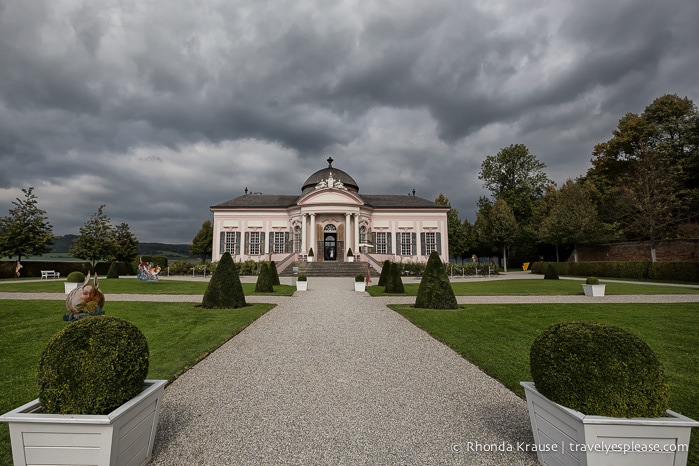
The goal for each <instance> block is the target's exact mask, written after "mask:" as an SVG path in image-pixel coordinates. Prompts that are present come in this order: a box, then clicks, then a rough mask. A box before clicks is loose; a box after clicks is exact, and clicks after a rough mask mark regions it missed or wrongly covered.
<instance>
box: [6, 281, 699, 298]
mask: <svg viewBox="0 0 699 466" xmlns="http://www.w3.org/2000/svg"><path fill="white" fill-rule="evenodd" d="M583 283H585V280H544V279H539V280H536V279H534V280H508V279H506V278H503V279H501V280H500V279H498V280H492V281H478V279H477V278H474V279H473V280H469V281H458V282H452V284H451V287H452V289H453V290H454V294H455V295H457V296H535V295H536V296H541V295H547V296H549V295H570V296H572V295H582V294H583V290H582V286H580V285H582V284H583ZM601 283H602V284H606V285H607V287H606V290H605V294H608V295H624V294H697V293H699V285H698V286H696V287H691V288H688V287H681V286H672V285H644V284H634V283H619V282H606V281H604V280H602V281H601ZM419 287H420V284H419V283H408V284H405V295H409V296H417V290H418V288H419ZM0 290H2V288H1V287H0ZM366 290H367V292H369V294H370V295H371V296H386V294H385V293H384V292H383V287H382V286H368V287H367V288H366ZM389 296H390V295H389Z"/></svg>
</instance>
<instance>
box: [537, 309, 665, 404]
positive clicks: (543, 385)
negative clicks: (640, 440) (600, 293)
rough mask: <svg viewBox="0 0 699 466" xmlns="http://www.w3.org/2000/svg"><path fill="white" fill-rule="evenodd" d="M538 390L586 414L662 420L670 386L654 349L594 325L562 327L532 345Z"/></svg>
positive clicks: (554, 327) (612, 329)
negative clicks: (657, 418)
mask: <svg viewBox="0 0 699 466" xmlns="http://www.w3.org/2000/svg"><path fill="white" fill-rule="evenodd" d="M529 358H530V369H531V373H532V378H533V380H534V384H535V385H536V389H537V390H538V391H539V393H541V394H542V395H544V396H546V397H547V398H549V399H550V400H551V401H554V402H556V403H558V404H560V405H563V406H566V407H568V408H571V409H574V410H577V411H580V412H581V413H583V414H587V415H597V416H610V417H629V418H631V417H660V416H664V415H665V411H666V410H667V409H668V391H669V390H668V384H667V381H666V379H665V373H664V370H663V366H662V365H661V363H660V362H659V361H658V358H657V357H656V356H655V354H654V353H653V350H651V348H650V347H649V346H648V345H647V344H646V343H645V342H644V341H643V340H641V339H640V338H638V337H637V336H635V335H633V334H632V333H629V332H627V331H626V330H624V329H622V328H619V327H614V326H611V325H605V324H601V323H597V322H563V323H558V324H554V325H552V326H550V327H549V328H548V329H546V330H544V331H543V332H542V333H541V334H540V335H539V336H538V337H536V339H535V340H534V343H533V344H532V347H531V350H530V353H529Z"/></svg>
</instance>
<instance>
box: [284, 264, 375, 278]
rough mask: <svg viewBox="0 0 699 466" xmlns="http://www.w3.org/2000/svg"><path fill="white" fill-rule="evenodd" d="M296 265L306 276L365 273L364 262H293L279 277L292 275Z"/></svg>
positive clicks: (352, 275) (347, 275) (348, 275)
mask: <svg viewBox="0 0 699 466" xmlns="http://www.w3.org/2000/svg"><path fill="white" fill-rule="evenodd" d="M294 267H298V268H299V273H300V274H301V273H302V274H305V275H306V276H307V277H354V276H355V275H357V274H358V273H361V274H365V273H366V268H367V263H366V262H339V261H320V262H294V263H293V264H291V265H290V266H289V267H287V268H286V269H284V271H283V272H281V273H280V274H279V276H281V277H291V276H293V270H294V269H293V268H294Z"/></svg>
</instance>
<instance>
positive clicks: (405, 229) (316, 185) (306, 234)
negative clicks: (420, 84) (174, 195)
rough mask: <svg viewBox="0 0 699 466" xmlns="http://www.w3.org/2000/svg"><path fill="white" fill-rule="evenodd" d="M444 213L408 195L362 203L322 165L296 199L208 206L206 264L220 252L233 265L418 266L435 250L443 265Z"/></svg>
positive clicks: (248, 198) (257, 197)
mask: <svg viewBox="0 0 699 466" xmlns="http://www.w3.org/2000/svg"><path fill="white" fill-rule="evenodd" d="M448 210H449V209H448V208H446V207H444V206H440V205H438V204H435V203H434V202H432V201H429V200H426V199H422V198H419V197H417V196H414V195H413V196H410V195H408V196H401V195H362V194H360V193H359V188H358V187H357V186H356V182H355V181H354V180H353V179H352V177H351V176H349V175H348V174H346V173H345V172H343V171H342V170H338V169H336V168H333V167H332V159H329V166H328V167H327V168H325V169H323V170H319V171H318V172H316V173H314V174H313V175H311V177H309V179H308V180H307V181H306V183H305V184H304V186H303V187H302V194H301V195H267V194H259V193H250V194H247V193H246V194H245V195H243V196H240V197H238V198H235V199H232V200H230V201H227V202H224V203H222V204H218V205H215V206H212V207H211V211H212V212H213V215H214V219H213V230H214V237H213V260H214V261H217V260H219V259H220V258H221V256H222V255H223V253H224V252H226V251H228V252H230V253H231V254H232V256H233V258H234V260H235V261H236V262H238V261H246V260H254V261H262V260H274V261H275V262H277V263H281V262H289V261H293V260H315V261H348V260H357V259H359V260H364V261H366V260H369V261H370V262H374V263H382V262H383V261H384V260H386V259H389V260H392V261H396V262H426V261H427V258H428V256H429V254H430V253H431V252H432V251H433V250H436V251H437V252H438V253H439V254H440V256H442V258H443V260H444V261H446V260H448V258H447V251H448V235H447V212H448ZM311 248H312V249H313V253H314V255H313V256H312V257H308V256H309V253H310V250H311ZM350 248H351V249H352V252H353V254H354V257H353V258H350V257H348V249H350Z"/></svg>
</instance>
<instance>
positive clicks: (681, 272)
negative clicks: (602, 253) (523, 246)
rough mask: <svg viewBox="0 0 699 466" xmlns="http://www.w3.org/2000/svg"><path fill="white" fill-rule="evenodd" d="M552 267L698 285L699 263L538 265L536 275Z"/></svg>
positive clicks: (561, 272) (571, 273)
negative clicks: (696, 283)
mask: <svg viewBox="0 0 699 466" xmlns="http://www.w3.org/2000/svg"><path fill="white" fill-rule="evenodd" d="M549 266H552V267H553V268H554V270H555V271H556V273H558V275H569V276H579V277H587V276H596V277H607V278H625V279H646V278H649V279H652V280H669V281H681V282H699V262H655V263H652V262H612V261H600V262H535V263H534V264H532V266H531V267H530V269H531V273H533V274H544V273H546V270H547V268H548V267H549Z"/></svg>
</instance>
